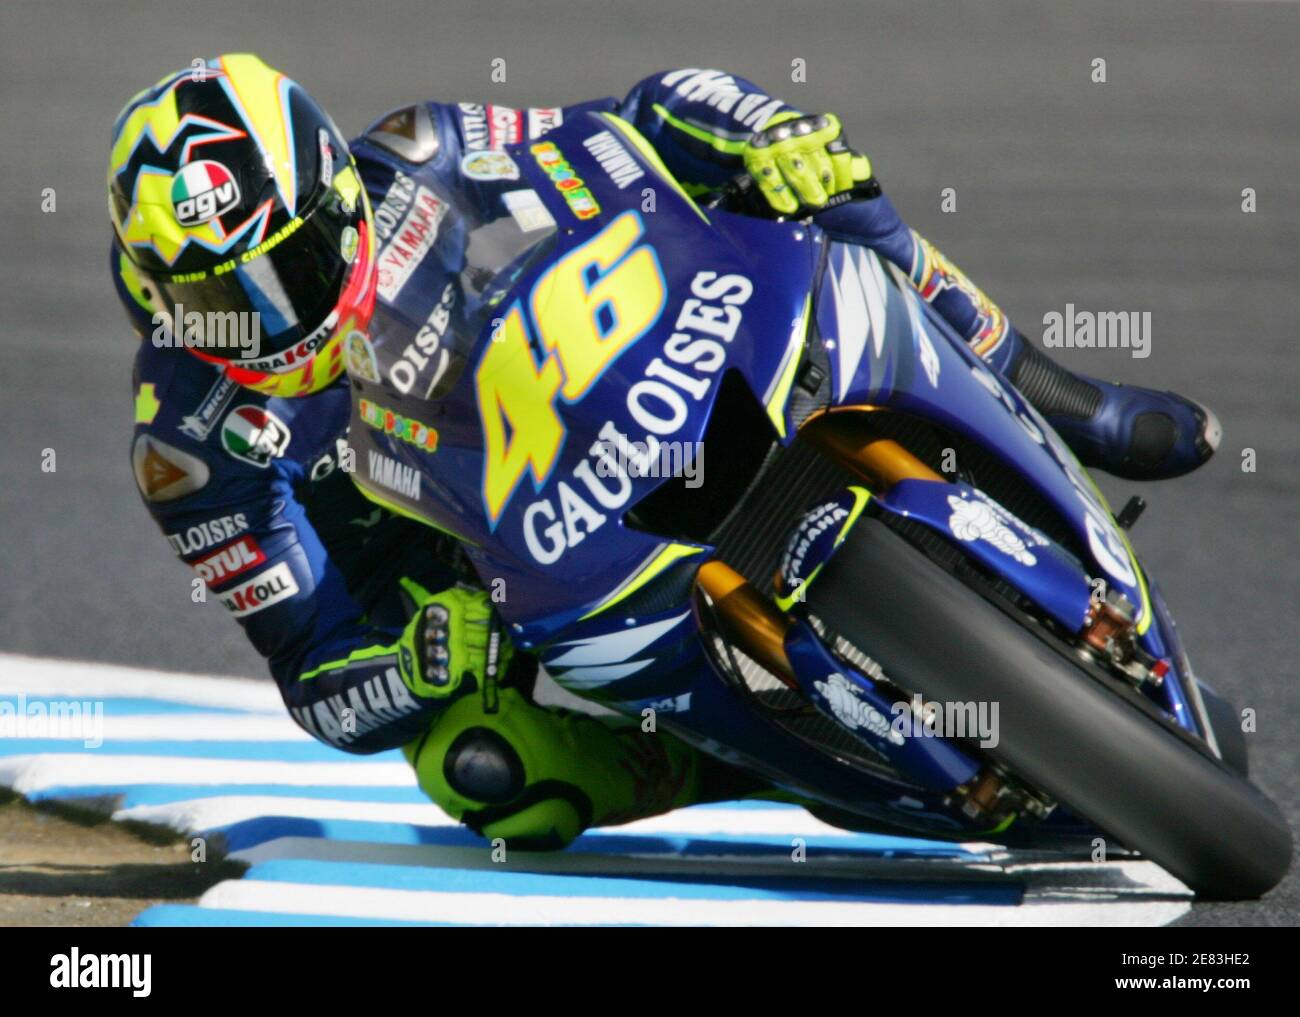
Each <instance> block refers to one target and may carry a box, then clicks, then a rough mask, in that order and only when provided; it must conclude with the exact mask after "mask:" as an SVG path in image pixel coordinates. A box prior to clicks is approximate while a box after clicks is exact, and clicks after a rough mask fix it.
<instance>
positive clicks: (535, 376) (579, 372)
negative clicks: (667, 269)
mask: <svg viewBox="0 0 1300 1017" xmlns="http://www.w3.org/2000/svg"><path fill="white" fill-rule="evenodd" d="M644 234H645V225H644V224H643V223H642V221H641V216H640V215H639V214H638V213H637V212H624V213H623V214H622V215H620V216H618V217H617V218H616V219H614V220H613V221H612V222H611V223H610V224H609V225H608V226H606V227H605V228H604V229H603V230H601V231H600V232H599V233H598V234H596V236H594V237H592V238H591V239H590V240H588V241H587V242H586V243H584V244H582V245H580V246H579V247H576V248H574V249H573V250H572V251H570V252H569V253H568V254H566V255H565V256H564V257H562V258H560V259H559V260H558V261H556V263H555V264H554V265H552V266H551V267H550V268H548V269H547V270H546V271H545V272H544V273H543V274H542V275H541V276H540V277H539V278H538V280H537V282H536V283H535V284H534V285H533V288H532V292H531V293H530V294H529V296H528V309H527V316H526V315H525V311H524V307H523V302H522V301H520V300H515V301H514V302H513V303H512V304H511V305H510V307H509V308H508V309H507V311H506V313H505V316H504V318H502V319H501V320H500V323H499V324H498V325H497V328H496V331H495V333H494V334H493V336H492V341H491V342H490V343H489V344H488V348H487V352H486V353H484V355H483V359H482V360H480V361H479V365H478V370H477V371H476V372H475V375H474V380H475V386H476V389H477V394H478V407H479V418H480V420H481V421H482V425H483V435H484V443H485V446H486V449H485V456H484V467H483V504H484V507H485V508H486V510H487V514H488V519H489V520H490V521H491V524H492V526H493V527H494V528H495V526H496V524H497V521H498V520H499V519H500V517H501V513H502V511H503V510H504V509H505V507H506V504H507V503H508V502H509V501H510V497H511V495H513V494H514V492H515V489H516V488H517V487H518V486H519V482H520V480H522V479H523V476H524V472H525V471H531V472H532V476H533V484H534V486H536V487H540V486H541V485H542V484H543V483H544V482H545V480H546V478H547V477H548V476H549V475H550V473H551V470H552V469H554V467H555V462H556V459H557V458H558V457H559V453H560V448H561V447H562V446H563V444H564V435H565V430H564V424H563V423H562V422H561V420H560V418H559V415H558V414H557V413H556V410H555V400H556V398H557V396H559V397H562V398H563V399H564V401H565V402H568V403H575V402H577V401H579V400H580V399H582V398H583V396H585V395H586V394H587V392H588V391H589V390H590V389H591V386H592V385H594V384H595V382H596V380H597V379H598V378H599V377H600V376H601V374H602V373H604V371H605V369H606V368H607V367H609V366H610V364H612V363H613V362H614V361H615V360H616V359H617V358H618V356H619V354H620V353H622V352H623V351H624V350H626V349H627V348H628V347H629V346H631V345H632V344H633V343H635V342H636V341H637V340H638V339H640V338H641V337H642V336H643V335H645V334H646V332H648V331H649V330H650V329H651V328H653V327H654V325H655V322H657V321H658V320H659V316H660V314H662V313H663V309H664V305H665V304H666V303H667V299H668V294H667V285H666V284H665V282H664V275H663V270H662V269H661V268H660V265H659V258H658V256H657V255H656V254H655V251H654V248H653V247H651V246H650V245H649V244H645V243H639V241H640V240H641V237H642V236H643V235H644ZM529 319H531V321H532V327H533V329H534V330H535V333H536V335H537V338H538V339H539V340H540V346H541V349H543V350H545V351H546V352H545V355H544V356H543V359H542V361H541V363H540V364H539V363H537V362H536V361H535V360H534V358H533V354H532V350H531V349H530V347H529V331H528V328H529V325H528V320H529ZM507 425H508V426H507Z"/></svg>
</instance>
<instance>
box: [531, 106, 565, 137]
mask: <svg viewBox="0 0 1300 1017" xmlns="http://www.w3.org/2000/svg"><path fill="white" fill-rule="evenodd" d="M562 123H564V111H563V110H562V109H560V108H559V107H558V106H536V107H533V108H532V109H530V110H529V111H528V138H529V140H530V141H536V140H537V139H538V138H540V137H541V136H542V135H543V134H545V133H546V132H547V131H553V130H555V128H557V127H559V126H560V124H562Z"/></svg>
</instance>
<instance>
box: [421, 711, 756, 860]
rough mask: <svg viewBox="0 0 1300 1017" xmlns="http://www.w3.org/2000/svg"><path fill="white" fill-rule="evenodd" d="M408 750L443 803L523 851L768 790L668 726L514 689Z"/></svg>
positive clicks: (437, 725) (445, 719) (454, 714)
mask: <svg viewBox="0 0 1300 1017" xmlns="http://www.w3.org/2000/svg"><path fill="white" fill-rule="evenodd" d="M403 751H404V752H405V754H406V758H407V760H408V761H409V762H410V763H411V765H412V766H413V767H414V768H415V772H416V777H417V779H418V781H419V784H420V788H421V790H423V791H424V793H425V794H427V795H428V796H429V797H430V798H431V799H433V801H434V802H435V803H436V804H437V805H439V806H440V807H441V808H442V809H443V811H445V812H446V813H447V814H448V815H450V816H451V817H452V818H453V819H458V820H460V821H461V822H463V823H464V824H465V825H466V826H468V827H469V828H470V829H472V830H473V831H474V832H475V833H478V834H479V835H480V836H483V837H486V838H488V839H489V840H496V839H497V838H502V839H504V840H505V841H506V844H507V846H508V847H515V848H519V849H521V850H555V849H559V848H563V847H566V846H568V845H569V844H570V843H571V842H572V841H573V840H574V839H575V838H576V837H577V836H578V835H579V834H581V833H582V832H583V831H584V830H586V829H588V828H589V827H593V826H614V825H618V824H621V823H630V822H632V821H633V820H637V819H644V818H646V817H648V816H655V815H659V814H660V813H663V812H668V811H670V810H671V809H676V808H681V807H682V806H685V805H694V804H697V803H699V802H704V801H723V800H726V799H731V798H737V797H741V796H742V795H746V794H749V793H752V792H754V791H756V790H758V789H759V788H760V787H761V786H762V785H761V782H760V781H759V780H758V779H757V778H754V777H751V776H749V775H748V774H745V773H742V772H741V771H739V770H734V769H732V768H731V767H728V766H725V765H724V764H722V763H718V762H716V761H715V760H713V759H711V758H710V757H708V756H706V755H704V754H702V753H700V752H697V751H695V750H694V749H692V748H691V747H689V746H688V745H686V744H685V743H684V742H682V741H680V740H678V739H677V738H674V737H673V736H672V735H670V734H668V733H667V732H664V731H656V732H646V731H643V730H642V728H641V725H640V724H639V723H637V722H636V721H635V720H629V719H628V718H625V717H607V716H600V717H594V716H591V715H589V714H585V713H576V712H574V711H571V710H565V709H561V708H559V707H548V706H539V705H538V704H536V703H534V702H532V701H531V700H530V699H529V697H527V696H526V695H524V693H523V692H521V691H520V690H519V689H517V688H509V687H507V688H501V689H499V690H496V691H495V692H494V693H491V694H479V693H474V694H471V695H467V696H464V697H462V698H461V699H458V700H457V701H456V702H454V703H453V704H452V705H451V706H450V707H448V709H447V711H446V712H445V713H443V714H442V715H441V716H440V717H439V718H438V719H437V720H436V721H435V722H434V724H433V725H432V727H431V728H430V729H429V731H428V732H427V733H426V734H425V735H424V736H423V737H421V738H419V739H417V740H416V741H414V742H411V743H410V744H409V745H407V746H405V748H404V750H403Z"/></svg>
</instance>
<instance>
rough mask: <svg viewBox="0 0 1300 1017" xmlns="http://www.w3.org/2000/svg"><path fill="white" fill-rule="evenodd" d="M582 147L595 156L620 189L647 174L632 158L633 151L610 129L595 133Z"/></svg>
mask: <svg viewBox="0 0 1300 1017" xmlns="http://www.w3.org/2000/svg"><path fill="white" fill-rule="evenodd" d="M582 147H583V148H585V149H586V150H587V151H588V152H590V153H591V154H592V155H593V156H594V157H595V159H596V161H597V162H598V163H600V168H601V169H603V170H604V171H605V172H606V173H608V174H609V179H610V180H612V181H613V182H614V186H615V187H617V188H618V189H619V190H620V191H621V190H624V189H625V188H626V187H627V186H628V184H630V183H632V182H633V181H634V180H640V179H641V178H642V177H643V176H645V170H643V169H642V168H641V164H640V163H639V162H637V161H636V160H635V159H634V158H632V153H631V152H629V151H628V150H627V149H626V148H625V147H624V146H623V143H622V142H621V141H619V140H618V138H616V137H614V135H613V134H611V133H610V132H609V131H601V132H600V133H598V134H593V135H592V136H591V137H590V138H587V139H586V140H585V141H584V142H583V143H582Z"/></svg>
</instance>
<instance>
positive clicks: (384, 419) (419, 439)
mask: <svg viewBox="0 0 1300 1017" xmlns="http://www.w3.org/2000/svg"><path fill="white" fill-rule="evenodd" d="M358 411H359V412H360V414H361V419H362V420H363V421H365V422H366V423H367V424H369V425H370V426H371V427H373V428H374V429H375V430H376V431H383V432H384V434H387V435H391V436H392V437H394V438H397V439H399V440H401V441H404V442H406V443H408V444H410V445H414V446H415V447H416V448H418V449H420V450H421V451H422V452H436V451H437V450H438V432H437V430H435V429H434V428H432V427H430V426H429V425H428V424H425V423H421V422H420V421H418V420H413V419H412V418H411V417H404V416H402V415H401V414H400V413H394V412H393V411H392V410H390V409H387V408H385V407H383V406H380V405H378V404H377V403H372V402H371V401H370V400H369V399H362V400H361V401H360V403H359V404H358Z"/></svg>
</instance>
